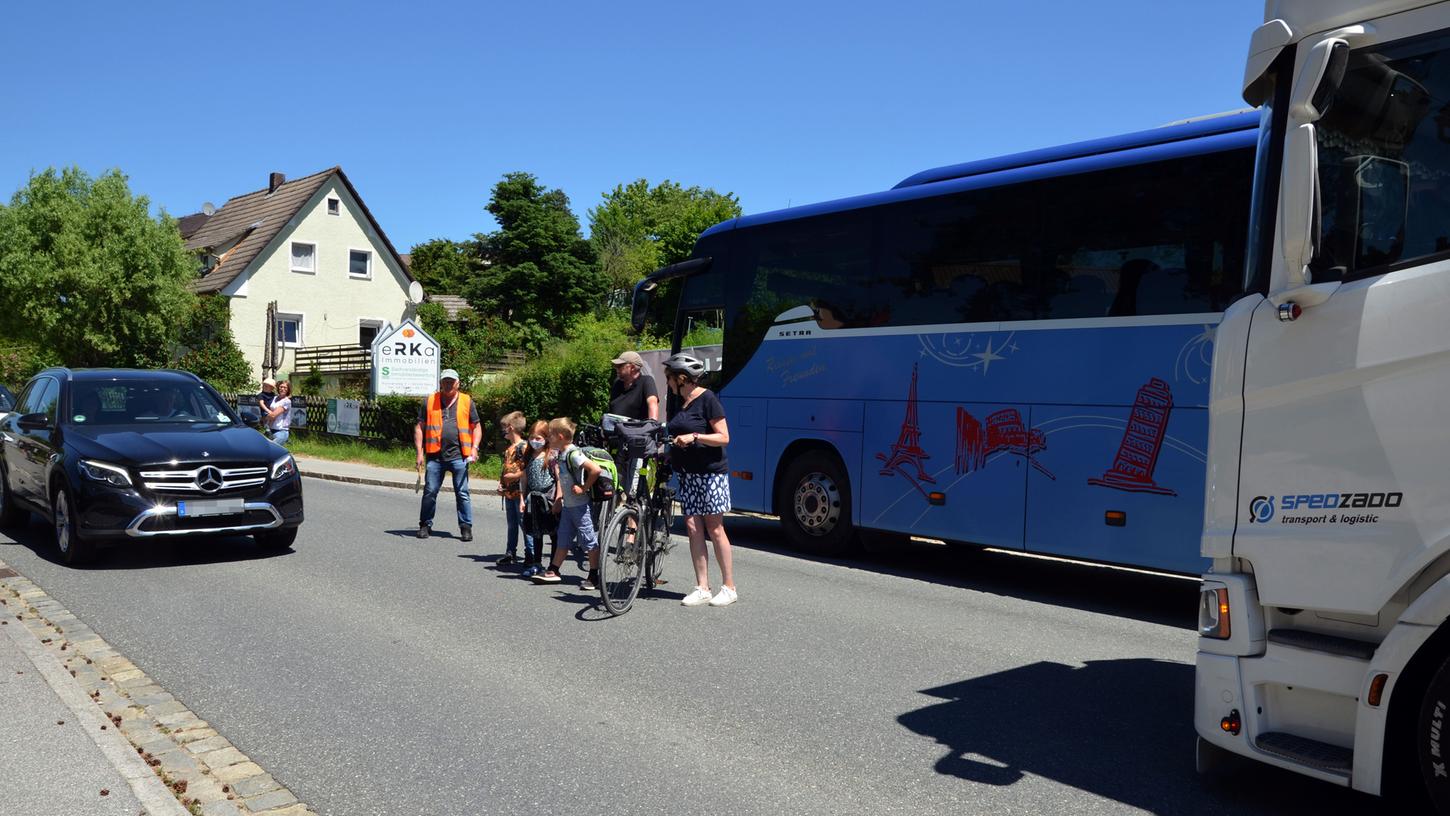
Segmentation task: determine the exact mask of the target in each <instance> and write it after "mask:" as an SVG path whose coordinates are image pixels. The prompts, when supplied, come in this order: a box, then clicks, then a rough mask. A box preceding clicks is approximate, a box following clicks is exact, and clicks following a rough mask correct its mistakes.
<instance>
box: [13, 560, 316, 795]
mask: <svg viewBox="0 0 1450 816" xmlns="http://www.w3.org/2000/svg"><path fill="white" fill-rule="evenodd" d="M0 573H3V574H9V573H15V570H14V569H13V568H10V567H9V565H7V564H6V563H5V562H4V561H0ZM0 616H4V618H5V619H6V620H7V621H9V622H10V623H12V624H13V623H17V622H18V623H20V624H21V626H7V627H6V629H7V630H19V629H22V628H23V629H25V630H26V632H19V631H11V632H9V636H10V637H12V638H16V639H17V642H18V643H20V644H21V646H22V648H23V649H24V650H25V651H26V654H27V656H30V657H31V660H32V662H34V663H35V664H36V666H37V667H40V669H41V671H42V673H43V674H45V679H46V681H47V682H48V683H49V684H50V686H51V688H52V689H54V690H55V692H56V693H57V694H58V695H59V696H60V698H61V699H62V701H64V702H65V703H66V705H67V706H69V707H70V709H71V710H72V711H73V712H75V715H76V719H77V721H78V722H81V723H83V724H84V725H86V726H87V733H88V734H89V735H90V736H91V737H92V738H93V739H94V740H95V741H96V744H97V745H99V746H100V747H101V750H102V751H104V752H105V753H106V756H107V757H108V758H109V759H110V760H111V762H112V764H113V765H115V767H116V769H117V770H118V771H120V772H121V774H122V776H123V777H125V778H126V780H127V781H128V782H129V783H130V785H131V788H132V791H133V792H134V793H135V794H136V797H137V798H138V799H139V800H140V801H141V802H142V804H143V805H144V806H145V807H146V812H147V813H148V814H149V815H150V816H186V814H188V813H200V814H204V816H253V814H255V815H256V816H262V814H265V815H266V816H316V814H315V813H314V812H313V811H312V810H311V809H309V808H308V807H307V806H306V805H304V804H302V803H301V802H299V801H298V800H297V797H296V796H294V795H293V794H292V792H291V791H289V790H287V789H286V788H285V787H284V786H283V785H282V784H280V783H279V782H277V781H276V780H275V779H274V778H273V777H272V776H271V775H269V774H268V773H267V772H266V771H264V770H263V769H262V768H261V767H260V766H258V765H257V764H256V763H254V762H252V761H251V760H249V759H248V758H247V757H246V755H244V754H242V753H241V751H239V750H237V749H236V748H235V747H234V746H232V744H231V743H230V742H228V741H227V740H226V738H225V737H222V736H220V735H219V734H217V732H216V730H215V729H213V728H211V727H210V726H209V725H208V724H207V723H206V722H205V721H203V720H202V719H201V718H199V717H197V716H196V714H194V713H193V712H192V711H191V710H190V709H188V708H187V707H186V706H185V704H183V703H182V702H181V701H179V700H177V699H176V698H174V697H172V696H171V695H170V694H168V693H166V692H165V691H164V690H162V689H161V688H160V686H158V685H156V684H155V683H154V682H153V681H152V680H151V679H150V678H149V677H148V676H147V675H146V673H145V672H144V671H142V670H141V669H140V668H138V667H137V666H136V665H135V664H133V663H131V661H129V660H127V659H126V658H125V657H124V656H122V655H121V654H119V653H118V652H116V650H115V649H112V648H111V647H110V645H109V644H107V643H106V642H105V640H103V639H102V638H101V637H100V636H99V635H97V634H96V633H95V632H94V631H92V630H91V629H90V628H89V627H87V626H86V625H85V624H83V623H81V622H80V620H79V619H77V618H76V617H75V616H74V615H72V614H71V613H70V612H68V611H66V610H65V608H64V607H62V606H61V605H60V604H59V603H57V602H56V601H55V600H54V599H52V598H51V597H50V596H49V595H47V594H46V593H45V591H44V590H42V589H41V588H40V587H38V586H36V585H35V584H34V583H33V582H31V581H30V579H28V578H26V577H25V576H23V575H20V574H19V573H15V574H14V577H9V578H0ZM32 636H33V642H31V643H27V641H30V640H31V639H32ZM47 667H49V668H47ZM234 785H235V786H236V787H235V788H233V786H234Z"/></svg>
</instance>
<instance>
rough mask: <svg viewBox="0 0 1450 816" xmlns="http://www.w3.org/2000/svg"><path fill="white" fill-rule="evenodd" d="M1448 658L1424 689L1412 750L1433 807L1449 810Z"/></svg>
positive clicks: (1449, 732)
mask: <svg viewBox="0 0 1450 816" xmlns="http://www.w3.org/2000/svg"><path fill="white" fill-rule="evenodd" d="M1447 727H1450V659H1447V660H1446V661H1445V662H1444V663H1442V664H1440V669H1439V670H1438V671H1436V672H1435V676H1434V678H1433V679H1431V680H1430V687H1429V688H1428V689H1426V690H1425V699H1424V701H1423V702H1422V703H1421V704H1420V715H1419V717H1418V718H1416V720H1415V741H1414V746H1415V754H1416V755H1417V756H1418V758H1419V765H1420V778H1421V779H1422V780H1423V781H1424V783H1425V792H1426V793H1427V794H1429V796H1430V801H1431V802H1432V803H1434V805H1435V810H1436V812H1438V813H1441V814H1450V730H1447Z"/></svg>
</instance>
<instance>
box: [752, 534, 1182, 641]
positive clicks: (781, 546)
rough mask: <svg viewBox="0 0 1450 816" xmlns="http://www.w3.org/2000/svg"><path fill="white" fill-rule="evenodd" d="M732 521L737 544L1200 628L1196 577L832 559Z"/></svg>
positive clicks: (1082, 567)
mask: <svg viewBox="0 0 1450 816" xmlns="http://www.w3.org/2000/svg"><path fill="white" fill-rule="evenodd" d="M726 524H727V525H728V529H729V531H730V542H731V544H733V545H735V546H737V547H746V548H749V549H755V550H763V551H769V552H775V553H780V554H782V555H789V556H792V557H795V558H800V559H802V560H807V561H815V562H820V563H832V564H841V565H843V566H848V567H853V568H855V569H863V570H871V571H873V572H878V573H882V574H885V575H894V576H897V577H901V578H911V579H915V580H919V581H931V582H933V583H938V584H945V585H949V586H955V587H961V588H963V589H972V590H976V591H978V592H988V593H991V594H993V595H1002V596H1007V597H1012V598H1020V599H1023V600H1027V601H1034V602H1038V603H1045V604H1051V605H1053V606H1062V607H1068V608H1072V609H1081V610H1084V611H1088V612H1097V613H1101V614H1104V615H1113V616H1116V617H1123V618H1132V619H1134V620H1141V621H1146V622H1149V623H1157V624H1162V625H1165V626H1176V627H1181V628H1187V629H1195V628H1196V627H1197V625H1198V623H1197V621H1198V619H1197V614H1198V582H1197V581H1194V580H1185V579H1183V578H1172V577H1165V576H1161V575H1150V574H1146V573H1141V572H1129V571H1126V570H1120V569H1112V568H1109V567H1103V566H1097V565H1093V564H1082V563H1076V562H1068V561H1055V560H1046V559H1039V558H1024V557H1021V556H1017V555H1011V554H1009V553H1002V552H989V551H987V550H985V549H979V548H975V547H965V546H963V547H947V546H943V545H941V544H928V543H925V542H918V541H909V540H908V541H902V542H900V543H895V544H892V545H890V546H878V547H873V548H871V549H868V550H866V551H865V552H859V551H858V552H856V553H854V554H852V555H851V556H849V557H844V558H825V557H822V556H816V555H811V554H809V553H803V552H799V551H797V550H792V549H791V548H790V546H789V545H788V543H787V541H786V538H785V534H784V533H783V532H782V531H781V529H780V523H779V522H778V521H775V520H774V519H762V518H755V517H751V516H731V517H730V518H729V519H728V520H727V522H726Z"/></svg>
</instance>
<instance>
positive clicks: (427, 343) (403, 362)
mask: <svg viewBox="0 0 1450 816" xmlns="http://www.w3.org/2000/svg"><path fill="white" fill-rule="evenodd" d="M437 390H438V341H437V340H434V339H433V338H432V337H429V336H428V333H427V332H425V331H423V330H422V329H420V328H418V326H417V324H415V323H414V322H413V321H411V320H406V321H404V322H403V325H401V326H397V327H395V328H391V329H387V330H384V331H382V332H379V333H378V336H377V339H375V340H373V394H374V395H376V396H382V395H383V394H401V395H403V396H408V397H426V396H428V395H429V394H432V393H433V392H434V391H437Z"/></svg>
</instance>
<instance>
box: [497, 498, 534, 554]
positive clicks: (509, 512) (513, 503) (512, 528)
mask: <svg viewBox="0 0 1450 816" xmlns="http://www.w3.org/2000/svg"><path fill="white" fill-rule="evenodd" d="M503 512H504V515H505V516H506V517H507V518H508V526H509V537H508V545H507V546H505V547H504V554H505V555H518V554H519V531H521V530H523V528H524V514H523V512H521V511H520V510H519V500H518V499H509V498H505V499H504V500H503ZM533 555H534V537H533V536H531V535H529V534H528V533H524V558H526V559H527V558H532V557H533Z"/></svg>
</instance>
